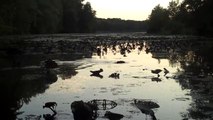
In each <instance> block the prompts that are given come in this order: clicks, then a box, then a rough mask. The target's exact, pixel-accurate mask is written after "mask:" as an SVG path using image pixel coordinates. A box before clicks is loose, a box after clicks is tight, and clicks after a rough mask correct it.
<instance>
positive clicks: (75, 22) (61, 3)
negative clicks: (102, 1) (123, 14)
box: [0, 0, 95, 35]
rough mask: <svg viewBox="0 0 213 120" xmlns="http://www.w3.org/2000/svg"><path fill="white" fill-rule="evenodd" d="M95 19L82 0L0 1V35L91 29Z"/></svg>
mask: <svg viewBox="0 0 213 120" xmlns="http://www.w3.org/2000/svg"><path fill="white" fill-rule="evenodd" d="M94 19H95V11H94V10H93V9H92V7H91V6H90V3H86V4H83V0H1V1H0V35H1V34H2V35H4V34H37V33H62V32H63V33H64V32H65V33H69V32H91V31H92V30H93V28H94V26H93V25H94V23H93V22H95V21H94ZM82 22H83V23H82Z"/></svg>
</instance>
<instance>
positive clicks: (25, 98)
mask: <svg viewBox="0 0 213 120" xmlns="http://www.w3.org/2000/svg"><path fill="white" fill-rule="evenodd" d="M79 39H80V40H75V41H73V40H32V41H30V40H24V41H22V42H5V43H4V45H2V46H1V47H3V48H2V49H1V52H0V55H1V56H2V57H1V58H0V61H1V62H0V67H1V71H0V72H1V76H0V79H1V81H0V82H1V86H2V87H1V90H0V91H1V94H2V95H3V96H4V99H3V100H1V101H2V102H1V103H5V104H3V109H4V111H3V114H4V115H7V116H9V117H8V119H11V120H14V119H16V116H17V115H19V114H21V113H22V112H25V111H20V110H22V109H21V108H23V106H24V105H26V106H27V104H30V103H31V102H32V101H31V99H32V97H35V98H37V97H36V96H37V95H41V96H43V94H44V93H46V94H48V95H49V94H50V93H48V92H46V91H47V90H55V91H54V93H51V94H57V95H59V96H60V95H61V96H62V97H64V96H72V97H73V98H66V99H63V100H66V101H78V104H79V103H81V104H84V105H85V103H87V102H83V103H82V102H79V99H80V100H84V101H85V100H91V99H94V98H106V97H110V98H112V99H115V100H117V99H118V98H123V99H124V98H142V97H146V98H148V99H157V100H158V101H159V103H161V104H162V105H161V106H162V107H161V108H159V111H157V112H156V111H153V110H151V109H146V110H145V109H140V111H141V112H145V113H147V114H149V115H151V116H152V119H154V118H155V117H154V116H156V118H159V119H170V118H171V117H168V118H165V117H164V116H163V115H165V112H166V110H168V108H166V107H165V106H164V105H166V103H164V101H167V102H168V104H170V105H175V107H178V105H179V103H178V102H177V101H182V102H184V104H186V103H187V105H189V104H188V103H189V102H190V100H191V99H190V98H188V99H184V100H183V99H177V98H186V97H185V96H184V95H182V94H186V93H184V92H182V91H184V90H190V92H189V93H187V94H188V96H189V95H190V96H191V97H192V103H190V108H187V107H184V108H186V109H188V110H186V109H184V110H182V109H181V108H177V109H178V110H177V111H181V110H182V111H187V112H183V113H180V114H181V118H183V119H184V118H185V119H211V118H212V117H213V115H212V113H213V107H212V103H213V102H212V101H213V100H212V98H213V91H212V90H213V88H212V86H213V85H212V83H213V82H212V79H213V78H212V76H213V74H212V73H213V65H212V60H213V55H212V54H210V52H211V51H212V50H213V44H212V42H211V41H204V40H203V41H201V40H194V41H193V40H190V39H186V40H182V39H178V40H177V39H169V40H168V39H163V38H159V40H158V38H156V39H157V40H147V39H148V38H146V39H145V38H140V37H138V38H137V37H136V38H135V37H132V36H129V37H118V38H117V37H116V38H113V37H110V36H108V37H106V36H104V37H95V36H92V37H88V38H79ZM81 39H83V40H81ZM115 39H116V40H115ZM20 43H21V44H20ZM6 46H8V47H6ZM86 58H88V59H86ZM45 60H49V62H48V61H47V62H46V63H50V62H51V63H52V65H49V64H48V65H46V68H48V69H46V70H45V71H44V69H42V68H41V66H40V63H41V62H42V61H45ZM50 60H51V61H50ZM53 60H54V63H53V62H52V61H53ZM79 61H80V62H79ZM167 62H168V63H167ZM56 64H57V66H56ZM81 65H82V66H86V67H81ZM52 66H55V67H52ZM79 66H80V67H79ZM100 68H103V69H104V71H103V69H102V70H101V69H100ZM99 69H100V70H99ZM159 70H161V71H160V72H159ZM90 71H93V72H91V73H92V74H91V75H90ZM100 72H102V73H101V74H100ZM152 73H154V74H152ZM89 75H90V76H95V77H98V78H101V79H102V80H101V81H100V80H99V81H96V79H95V78H94V77H88V76H89ZM105 76H106V77H105ZM132 76H134V77H132ZM109 77H110V78H114V79H117V80H113V81H112V79H109ZM132 78H137V79H134V80H132ZM168 78H169V79H168ZM61 79H62V80H63V81H61ZM175 80H176V83H178V84H180V86H177V85H176V84H175V82H174V81H175ZM156 82H159V83H156ZM73 83H75V84H73ZM54 84H55V86H54ZM76 84H80V85H82V84H83V85H85V86H83V87H82V88H80V92H79V91H77V92H76V91H69V88H73V89H75V87H76V86H77V85H76ZM52 85H53V87H50V86H52ZM65 85H67V89H68V90H67V91H69V92H65V93H63V92H64V91H65V90H64V89H63V87H64V86H65ZM160 87H161V88H160ZM176 87H177V88H176ZM179 87H181V89H182V90H179ZM98 88H100V89H99V91H98V90H97V89H98ZM62 89H63V92H61V93H60V92H58V91H57V90H62ZM171 89H172V90H173V91H171ZM96 90H97V91H96ZM139 90H140V91H141V92H139V93H138V91H139ZM177 91H180V92H177ZM72 94H74V95H72ZM76 94H77V95H76ZM164 94H168V96H164V97H163V95H164ZM48 95H47V96H48ZM89 95H90V96H89ZM161 95H162V96H161ZM181 95H182V96H183V97H182V96H181ZM88 96H89V97H88ZM78 98H79V99H78ZM45 100H46V99H45ZM171 100H173V101H175V102H176V103H174V102H172V101H171ZM187 101H189V102H187ZM72 103H73V102H72ZM128 103H129V102H128V101H125V102H124V103H123V105H124V106H125V107H127V108H128V109H131V110H132V109H133V108H131V107H130V106H129V104H128ZM120 104H121V103H118V107H116V108H115V109H113V110H115V111H112V112H111V111H108V112H107V114H106V117H108V119H111V118H110V115H112V116H113V115H114V116H119V117H121V116H122V115H123V117H124V119H128V118H129V119H137V117H134V115H135V116H138V115H137V114H136V113H137V112H138V111H136V110H135V109H133V110H132V111H131V112H129V111H124V110H126V109H124V110H122V109H121V108H122V105H120ZM41 106H42V104H41ZM64 106H65V105H64ZM86 106H87V105H86ZM71 107H72V106H71ZM73 107H75V105H74V103H73ZM119 107H120V108H119ZM73 109H74V108H73ZM75 109H76V108H75ZM77 109H79V107H77ZM25 110H26V109H25ZM105 110H106V109H105ZM73 111H74V110H73ZM87 111H88V112H89V113H88V114H87V115H85V116H89V118H96V117H97V115H95V116H96V117H94V116H91V113H92V114H93V113H94V111H93V110H92V112H91V110H87ZM120 111H121V112H120ZM147 111H148V112H147ZM177 111H175V112H177ZM104 112H105V111H104ZM154 112H155V113H154ZM129 113H131V115H130V116H128V114H129ZM153 113H154V114H153ZM32 114H33V113H32ZM59 114H60V113H59ZM74 114H75V112H74ZM76 114H77V113H76ZM80 114H81V112H80ZM175 114H177V115H176V117H175V115H174V118H177V119H178V118H180V117H179V116H178V115H179V113H175ZM101 115H102V116H104V115H103V114H101ZM75 116H81V115H74V118H75V119H77V117H75ZM31 117H32V116H31ZM37 117H39V115H38V116H37ZM54 117H56V116H55V114H52V115H51V114H44V116H43V118H44V119H54ZM121 118H122V117H121ZM139 118H143V117H141V116H139ZM100 119H101V118H100Z"/></svg>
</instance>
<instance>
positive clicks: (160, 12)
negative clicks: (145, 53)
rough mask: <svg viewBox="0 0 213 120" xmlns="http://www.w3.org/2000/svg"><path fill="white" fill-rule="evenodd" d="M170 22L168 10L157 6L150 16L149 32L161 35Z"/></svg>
mask: <svg viewBox="0 0 213 120" xmlns="http://www.w3.org/2000/svg"><path fill="white" fill-rule="evenodd" d="M168 22H169V12H168V10H167V9H165V8H163V7H161V6H160V5H157V6H156V7H155V8H154V9H153V10H152V13H151V15H150V16H149V22H148V24H149V28H148V32H151V33H159V32H163V31H164V28H165V26H166V25H167V23H168Z"/></svg>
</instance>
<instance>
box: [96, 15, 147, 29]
mask: <svg viewBox="0 0 213 120" xmlns="http://www.w3.org/2000/svg"><path fill="white" fill-rule="evenodd" d="M96 30H97V32H146V30H147V21H135V20H122V19H120V18H108V19H103V18H97V19H96Z"/></svg>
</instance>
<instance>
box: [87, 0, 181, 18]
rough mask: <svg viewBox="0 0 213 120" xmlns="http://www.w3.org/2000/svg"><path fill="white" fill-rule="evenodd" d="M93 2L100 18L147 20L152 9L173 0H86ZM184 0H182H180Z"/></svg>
mask: <svg viewBox="0 0 213 120" xmlns="http://www.w3.org/2000/svg"><path fill="white" fill-rule="evenodd" d="M85 1H88V2H90V3H91V6H92V8H93V9H94V10H95V11H96V16H97V17H98V18H121V19H125V20H146V19H147V18H148V16H149V15H150V14H151V11H152V9H153V8H154V7H155V6H156V5H158V4H160V5H161V6H162V7H164V8H166V7H167V6H168V4H169V2H170V1H172V0H85ZM180 1H182V0H180Z"/></svg>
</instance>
